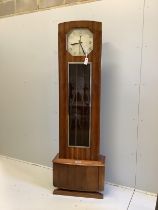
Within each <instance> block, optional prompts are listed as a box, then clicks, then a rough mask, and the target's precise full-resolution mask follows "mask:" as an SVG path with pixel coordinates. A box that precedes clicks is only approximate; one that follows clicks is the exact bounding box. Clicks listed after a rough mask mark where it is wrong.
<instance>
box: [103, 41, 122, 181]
mask: <svg viewBox="0 0 158 210" xmlns="http://www.w3.org/2000/svg"><path fill="white" fill-rule="evenodd" d="M102 46H103V48H102V69H101V138H100V139H101V153H102V154H104V155H108V156H111V155H113V156H114V155H115V154H110V153H112V151H113V148H114V147H115V141H114V140H115V139H116V136H115V135H116V134H115V132H114V131H115V126H117V125H116V123H117V122H116V120H115V119H117V112H116V110H117V109H116V106H117V103H116V102H117V101H118V94H117V87H118V76H119V74H118V73H117V72H118V66H117V61H118V60H119V58H118V56H119V52H117V49H115V48H114V47H113V45H112V44H110V43H103V45H102ZM107 151H108V154H107ZM107 158H108V157H107ZM113 160H115V158H113ZM110 164H111V163H110V159H108V161H107V174H106V177H107V179H108V177H110V174H111V172H110V171H109V165H110ZM112 165H113V167H115V162H113V163H112Z"/></svg>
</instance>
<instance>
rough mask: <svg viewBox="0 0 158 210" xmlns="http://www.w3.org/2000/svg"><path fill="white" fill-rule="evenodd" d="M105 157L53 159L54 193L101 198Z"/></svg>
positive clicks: (57, 157)
mask: <svg viewBox="0 0 158 210" xmlns="http://www.w3.org/2000/svg"><path fill="white" fill-rule="evenodd" d="M104 172H105V157H104V156H102V155H100V158H99V160H98V161H90V160H74V159H65V158H59V155H57V156H56V157H55V158H54V160H53V185H54V186H55V187H57V188H58V189H55V190H54V192H53V193H54V194H59V195H60V194H62V193H63V195H72V196H73V195H74V196H79V197H95V198H103V195H102V193H100V192H101V191H103V190H104Z"/></svg>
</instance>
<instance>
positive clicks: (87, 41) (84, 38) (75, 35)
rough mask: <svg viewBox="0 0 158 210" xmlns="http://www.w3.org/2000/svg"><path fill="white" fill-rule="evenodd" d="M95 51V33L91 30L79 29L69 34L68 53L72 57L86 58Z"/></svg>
mask: <svg viewBox="0 0 158 210" xmlns="http://www.w3.org/2000/svg"><path fill="white" fill-rule="evenodd" d="M92 50H93V33H92V32H91V31H90V30H89V29H85V28H77V29H73V30H71V31H70V32H69V33H68V34H67V51H68V52H69V53H70V54H71V55H72V56H86V55H88V54H89V53H90V52H91V51H92Z"/></svg>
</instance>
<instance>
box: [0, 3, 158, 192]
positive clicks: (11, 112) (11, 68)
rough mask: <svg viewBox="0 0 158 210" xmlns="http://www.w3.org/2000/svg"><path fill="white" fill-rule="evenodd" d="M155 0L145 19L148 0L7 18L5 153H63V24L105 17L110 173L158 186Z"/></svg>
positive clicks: (1, 97) (1, 86)
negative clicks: (60, 30) (60, 89)
mask: <svg viewBox="0 0 158 210" xmlns="http://www.w3.org/2000/svg"><path fill="white" fill-rule="evenodd" d="M148 1H149V0H148ZM148 1H146V3H147V5H148ZM149 3H150V4H151V5H152V3H153V5H152V6H153V9H152V7H151V9H147V5H146V7H145V17H146V18H145V25H144V24H143V6H144V0H119V1H116V0H111V1H105V0H102V1H98V2H93V3H89V4H82V5H76V6H72V7H63V8H58V9H52V10H47V11H42V12H38V13H32V14H27V15H21V16H15V17H10V18H5V19H0V153H1V154H4V155H9V156H12V157H15V158H19V159H23V160H26V161H31V162H35V163H39V164H44V165H51V159H52V158H53V157H54V156H55V155H56V153H57V152H58V113H59V111H58V57H57V52H58V50H57V47H58V46H57V43H58V37H57V35H58V31H57V29H58V23H59V22H64V21H69V20H79V19H88V20H98V21H102V23H103V52H102V103H101V104H102V107H101V152H102V153H103V154H105V155H106V156H107V166H106V180H107V181H110V182H114V183H117V184H122V185H127V186H132V187H133V186H135V184H136V187H138V188H140V189H143V190H148V191H152V192H157V189H158V182H157V177H158V168H157V159H158V154H157V152H156V148H158V143H157V137H158V133H157V129H156V125H157V124H156V123H157V121H158V116H157V115H156V114H157V110H156V108H157V106H156V105H157V103H155V102H156V101H157V98H156V96H157V95H156V94H157V92H156V91H155V90H156V85H157V84H158V83H157V78H158V73H157V71H156V63H157V60H156V52H157V50H158V49H157V48H156V47H155V45H157V43H158V42H157V36H156V35H154V37H153V36H152V30H153V31H154V30H155V31H156V32H157V28H156V26H157V22H156V18H154V17H155V16H156V15H157V13H156V12H157V11H156V6H158V3H156V0H155V1H154V0H152V1H149ZM154 4H155V5H154ZM153 10H154V11H153ZM153 12H155V16H154V15H153ZM151 18H152V21H153V22H152V28H151ZM154 24H155V25H154ZM143 26H145V28H144V31H143ZM142 32H144V43H143V46H144V45H145V46H146V45H148V44H147V43H148V42H150V41H151V39H153V38H154V39H153V41H152V43H150V47H149V46H148V47H145V46H144V48H143V56H142ZM156 34H157V33H156ZM153 48H154V49H155V51H154V53H155V54H154V55H153ZM149 55H150V56H149ZM154 56H155V57H154ZM142 61H143V62H142ZM149 65H150V67H149ZM151 72H152V75H153V76H151ZM140 79H141V84H140ZM143 80H144V82H143ZM153 82H154V84H153ZM147 83H148V85H146V84H147ZM143 85H144V86H143ZM139 87H141V89H139ZM151 93H152V94H151ZM139 99H140V100H139ZM155 99H156V101H155ZM149 100H150V106H148V105H149ZM139 105H140V106H139ZM151 110H152V115H151V114H150V113H151ZM153 118H154V120H153ZM141 119H143V120H144V121H141ZM144 174H146V176H145V175H144Z"/></svg>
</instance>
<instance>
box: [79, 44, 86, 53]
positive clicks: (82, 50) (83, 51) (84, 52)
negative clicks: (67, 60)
mask: <svg viewBox="0 0 158 210" xmlns="http://www.w3.org/2000/svg"><path fill="white" fill-rule="evenodd" d="M81 43H82V42H79V44H80V46H81V48H82V51H83V53H84V54H85V55H86V53H85V51H84V48H83V46H82V44H81Z"/></svg>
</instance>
